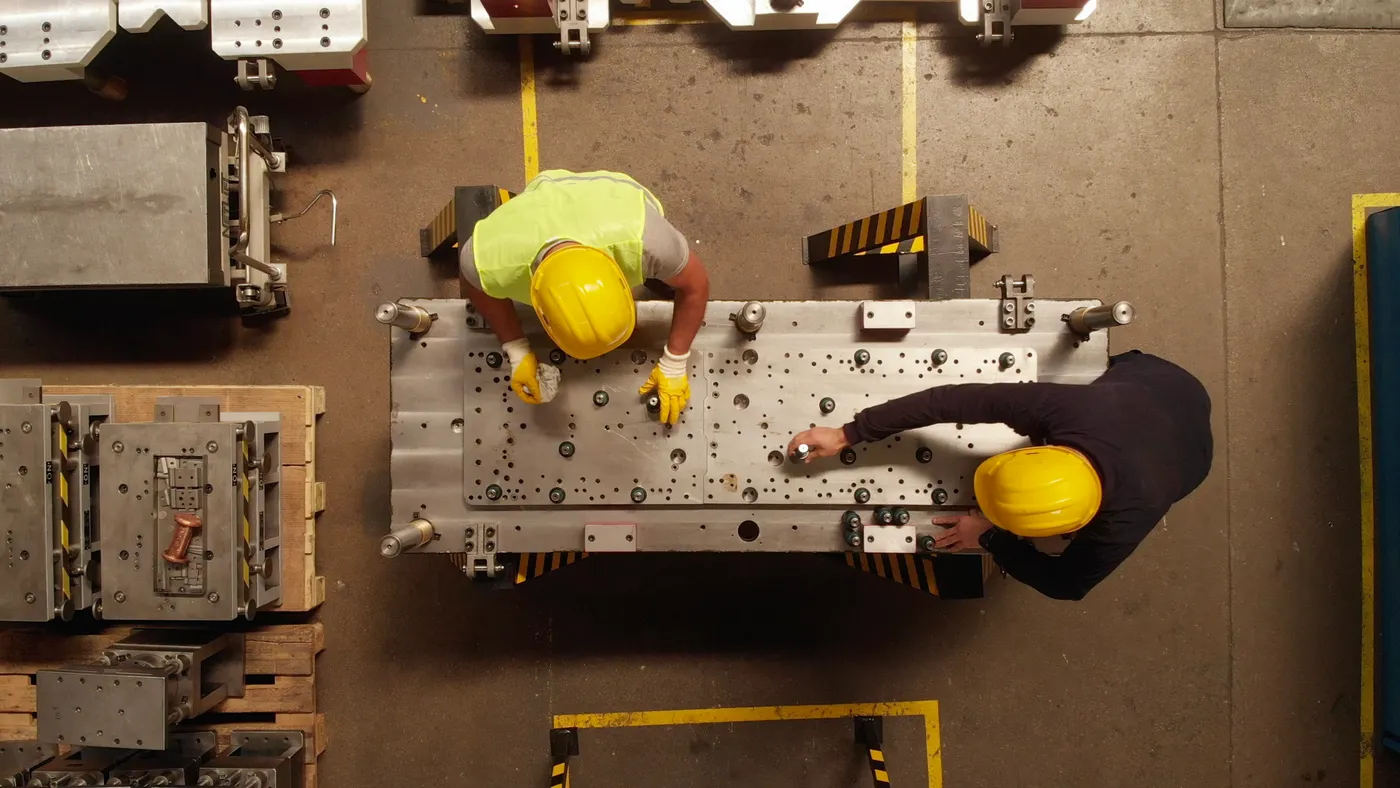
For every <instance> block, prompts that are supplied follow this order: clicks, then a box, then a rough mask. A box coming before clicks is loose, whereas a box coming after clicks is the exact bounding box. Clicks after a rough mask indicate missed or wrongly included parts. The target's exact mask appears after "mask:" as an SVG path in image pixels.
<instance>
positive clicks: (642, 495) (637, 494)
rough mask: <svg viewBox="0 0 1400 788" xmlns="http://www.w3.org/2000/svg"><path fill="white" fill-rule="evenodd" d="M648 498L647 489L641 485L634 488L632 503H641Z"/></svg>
mask: <svg viewBox="0 0 1400 788" xmlns="http://www.w3.org/2000/svg"><path fill="white" fill-rule="evenodd" d="M646 499H647V491H646V490H644V489H642V488H641V487H633V488H632V503H641V502H643V501H645V500H646Z"/></svg>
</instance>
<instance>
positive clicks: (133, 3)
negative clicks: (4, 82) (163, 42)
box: [0, 0, 372, 99]
mask: <svg viewBox="0 0 1400 788" xmlns="http://www.w3.org/2000/svg"><path fill="white" fill-rule="evenodd" d="M162 16H165V17H168V18H169V19H170V21H171V22H173V23H175V24H176V25H179V26H180V27H182V28H184V29H186V30H203V29H205V28H208V29H209V32H210V43H211V47H212V48H213V50H214V52H215V53H216V54H217V55H219V56H220V57H222V58H223V59H225V60H233V61H236V62H237V64H238V68H237V76H236V77H235V78H234V81H235V82H236V83H237V84H238V85H239V86H240V87H242V88H243V89H245V90H252V89H254V88H266V89H270V88H272V87H274V86H276V84H277V79H276V71H275V69H274V68H273V66H272V64H273V63H276V64H277V65H279V66H281V67H282V68H284V69H287V70H288V71H292V72H294V73H296V74H297V75H298V76H300V77H301V78H302V80H303V81H305V82H306V83H308V84H310V85H314V86H334V85H340V86H345V87H349V88H350V89H352V90H355V91H357V92H364V91H366V90H368V89H369V86H370V84H371V83H372V80H371V77H370V75H369V59H368V55H369V53H368V50H367V49H366V43H367V34H366V27H367V12H366V9H365V3H364V1H363V0H66V1H65V2H62V3H54V2H49V1H48V0H7V2H6V3H4V4H3V5H0V46H3V47H4V48H3V49H0V74H4V75H6V76H10V77H13V78H14V79H17V80H19V81H20V82H51V81H56V80H70V79H81V80H83V81H85V82H87V83H88V85H89V87H92V88H93V89H94V90H96V91H98V92H100V93H102V95H104V96H107V97H108V98H114V99H120V98H124V97H125V95H126V88H125V86H124V83H121V81H120V79H113V78H109V77H106V76H103V75H97V74H92V73H90V72H89V71H88V66H89V65H90V64H91V63H92V61H93V58H95V57H96V56H97V54H98V53H99V52H101V51H102V49H103V48H104V47H105V46H106V45H107V44H108V43H109V42H110V41H111V40H112V39H113V38H115V37H116V36H117V34H118V31H125V32H127V33H145V32H148V31H150V30H151V29H152V28H153V27H154V26H155V24H156V23H157V22H158V21H160V18H161V17H162Z"/></svg>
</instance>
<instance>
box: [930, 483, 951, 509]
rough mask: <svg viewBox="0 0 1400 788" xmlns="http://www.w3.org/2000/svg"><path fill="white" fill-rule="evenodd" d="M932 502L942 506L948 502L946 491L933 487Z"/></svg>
mask: <svg viewBox="0 0 1400 788" xmlns="http://www.w3.org/2000/svg"><path fill="white" fill-rule="evenodd" d="M933 502H934V503H936V504H938V505H939V506H942V505H943V504H945V503H947V502H948V491H947V490H945V489H943V488H942V487H935V488H934V490H933Z"/></svg>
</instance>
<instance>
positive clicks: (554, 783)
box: [549, 758, 569, 788]
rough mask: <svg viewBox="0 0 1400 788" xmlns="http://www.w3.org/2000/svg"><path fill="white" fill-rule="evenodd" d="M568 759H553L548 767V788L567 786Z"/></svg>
mask: <svg viewBox="0 0 1400 788" xmlns="http://www.w3.org/2000/svg"><path fill="white" fill-rule="evenodd" d="M568 786H569V760H568V759H567V758H565V759H564V760H562V761H555V762H554V764H553V765H552V766H551V767H550V769H549V788H568Z"/></svg>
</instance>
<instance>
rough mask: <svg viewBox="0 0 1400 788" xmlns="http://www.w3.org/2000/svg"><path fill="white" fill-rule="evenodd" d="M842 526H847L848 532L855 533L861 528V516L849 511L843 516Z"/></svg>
mask: <svg viewBox="0 0 1400 788" xmlns="http://www.w3.org/2000/svg"><path fill="white" fill-rule="evenodd" d="M841 525H843V526H845V527H846V530H848V531H854V530H855V529H857V528H859V527H860V515H859V514H857V513H856V512H853V511H851V510H849V509H847V510H846V511H845V512H843V513H842V514H841Z"/></svg>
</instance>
